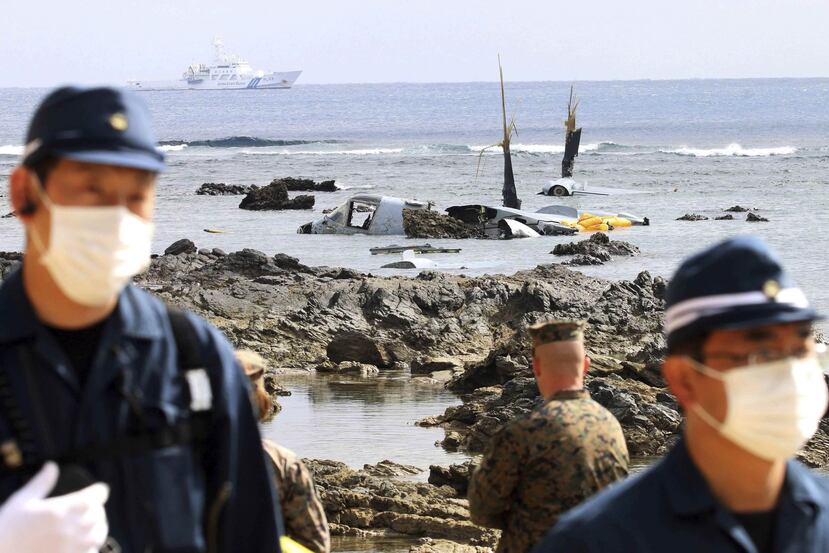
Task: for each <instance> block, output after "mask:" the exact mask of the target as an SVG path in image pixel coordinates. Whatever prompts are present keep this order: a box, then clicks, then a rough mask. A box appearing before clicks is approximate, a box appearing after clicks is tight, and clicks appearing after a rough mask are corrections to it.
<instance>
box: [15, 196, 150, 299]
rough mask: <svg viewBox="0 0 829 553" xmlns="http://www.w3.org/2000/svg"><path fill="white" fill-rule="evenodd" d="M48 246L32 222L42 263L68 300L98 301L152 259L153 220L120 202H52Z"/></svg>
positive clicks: (112, 294)
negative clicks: (98, 204)
mask: <svg viewBox="0 0 829 553" xmlns="http://www.w3.org/2000/svg"><path fill="white" fill-rule="evenodd" d="M40 196H41V198H42V200H43V204H44V205H45V206H46V207H47V209H48V210H49V213H50V215H51V230H50V233H49V248H48V249H46V248H45V247H44V245H43V241H42V240H41V239H40V237H39V236H38V234H37V231H36V230H34V228H32V229H31V232H32V241H33V242H34V244H35V246H36V247H37V248H38V249H39V250H40V253H41V263H43V264H44V265H45V266H46V268H47V269H48V270H49V274H51V276H52V278H53V279H54V281H55V283H56V284H57V285H58V288H60V290H61V291H62V292H63V293H64V294H65V295H66V297H68V298H69V299H71V300H72V301H74V302H76V303H79V304H81V305H86V306H90V307H97V306H102V305H106V304H107V303H109V302H110V301H112V300H113V299H114V298H115V297H116V296H117V295H118V294H119V293H120V291H121V290H122V289H123V288H124V286H126V284H127V283H128V282H129V280H130V279H131V278H132V277H134V276H135V275H137V274H138V273H141V272H143V271H144V270H146V269H147V267H149V265H150V248H151V244H152V237H153V224H152V223H150V222H149V221H146V220H144V219H142V218H141V217H138V216H137V215H135V214H133V213H132V212H130V211H129V210H128V209H127V208H125V207H123V206H114V207H72V206H62V205H56V204H54V203H52V202H51V201H50V200H49V198H48V197H46V194H45V193H44V192H42V189H41V192H40Z"/></svg>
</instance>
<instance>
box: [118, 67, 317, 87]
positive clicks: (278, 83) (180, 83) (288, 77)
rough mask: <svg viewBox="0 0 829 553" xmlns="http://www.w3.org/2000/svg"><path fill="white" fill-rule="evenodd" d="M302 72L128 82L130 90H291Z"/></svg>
mask: <svg viewBox="0 0 829 553" xmlns="http://www.w3.org/2000/svg"><path fill="white" fill-rule="evenodd" d="M301 74H302V71H284V72H275V73H267V74H265V75H262V76H261V77H250V78H245V79H240V80H234V81H230V80H225V81H222V80H218V79H200V80H194V81H188V80H187V79H179V80H176V81H128V82H127V88H128V89H130V90H269V89H287V88H291V87H292V86H293V85H294V83H295V82H296V80H297V79H298V78H299V76H300V75H301Z"/></svg>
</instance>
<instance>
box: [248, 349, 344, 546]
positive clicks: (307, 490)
mask: <svg viewBox="0 0 829 553" xmlns="http://www.w3.org/2000/svg"><path fill="white" fill-rule="evenodd" d="M236 358H237V360H238V361H239V363H240V364H241V365H242V368H243V369H244V370H245V374H247V375H248V378H250V381H251V385H252V387H253V396H254V397H253V402H254V405H255V406H257V408H258V410H259V418H260V420H261V419H262V418H264V417H265V416H266V415H267V414H268V412H269V411H270V395H268V392H267V391H266V390H265V382H264V374H265V361H264V359H262V357H261V356H260V355H258V354H257V353H255V352H252V351H247V350H242V351H237V352H236ZM262 446H263V447H264V448H265V453H267V457H268V459H269V460H270V462H271V467H272V468H273V473H274V479H275V480H276V489H277V492H278V495H279V504H280V506H281V507H282V516H283V517H284V519H285V533H286V534H287V535H288V537H289V538H291V539H293V540H294V541H296V542H297V543H299V544H301V545H303V546H304V547H306V548H308V549H309V550H311V551H313V552H314V553H329V551H330V550H331V537H330V534H329V529H328V520H327V519H326V517H325V510H324V509H323V507H322V502H321V501H320V498H319V495H317V491H316V489H315V488H314V479H313V478H312V477H311V472H310V471H309V470H308V467H306V466H305V463H303V462H302V460H301V459H300V458H298V457H297V456H296V454H295V453H294V452H293V451H291V450H290V449H287V448H284V447H282V446H280V445H277V444H275V443H274V442H272V441H270V440H262Z"/></svg>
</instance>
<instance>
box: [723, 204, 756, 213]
mask: <svg viewBox="0 0 829 553" xmlns="http://www.w3.org/2000/svg"><path fill="white" fill-rule="evenodd" d="M723 211H728V212H730V213H745V212H746V211H752V210H751V209H749V208H747V207H743V206H741V205H735V206H731V207H729V208H728V209H724V210H723Z"/></svg>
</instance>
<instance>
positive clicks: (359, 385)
mask: <svg viewBox="0 0 829 553" xmlns="http://www.w3.org/2000/svg"><path fill="white" fill-rule="evenodd" d="M279 382H280V384H282V385H284V386H285V387H287V388H288V389H289V390H290V391H291V394H292V395H291V396H289V397H280V398H279V402H280V403H281V404H282V407H283V410H282V412H281V413H280V414H279V415H277V416H276V417H275V418H274V419H273V420H272V421H271V422H268V423H267V424H265V425H264V427H263V434H264V435H265V436H266V437H268V438H271V439H273V440H275V441H277V442H279V443H281V444H282V445H284V446H286V447H288V448H290V449H293V450H294V451H295V452H296V453H297V454H299V455H300V456H301V457H306V458H313V459H333V460H336V461H342V462H344V463H346V464H348V465H349V466H350V467H352V468H355V469H359V468H362V467H363V465H365V464H375V463H378V462H379V461H382V460H384V459H389V460H392V461H395V462H397V463H403V464H406V465H414V466H416V467H418V468H421V469H423V472H422V473H420V474H419V475H417V476H415V477H414V478H415V479H419V480H424V481H425V480H426V479H427V478H428V476H429V465H433V464H442V465H447V464H451V463H460V462H463V461H464V460H466V459H468V458H469V457H468V456H467V455H464V454H461V453H450V452H447V451H444V450H443V449H442V448H440V447H438V446H436V445H435V443H436V442H438V441H440V440H442V439H443V430H441V429H440V428H422V427H419V426H415V424H414V423H415V422H417V421H418V420H419V419H422V418H425V417H429V416H434V415H440V414H442V413H443V412H444V411H445V410H446V408H447V407H449V406H452V405H459V404H460V403H461V402H460V400H459V399H458V398H457V397H456V396H455V395H454V394H452V393H451V392H448V391H447V390H445V389H444V388H443V387H442V386H441V385H434V384H431V385H421V384H418V383H417V382H416V381H413V380H412V378H411V376H409V374H408V372H403V371H384V372H382V373H381V374H380V375H379V376H374V377H368V378H360V377H350V376H327V375H325V376H314V375H285V376H282V377H280V378H279Z"/></svg>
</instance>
